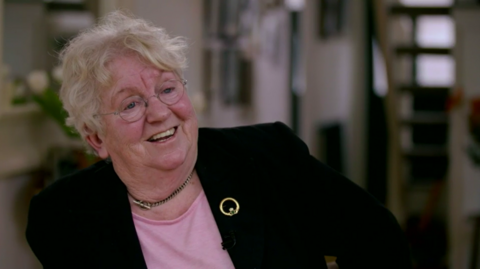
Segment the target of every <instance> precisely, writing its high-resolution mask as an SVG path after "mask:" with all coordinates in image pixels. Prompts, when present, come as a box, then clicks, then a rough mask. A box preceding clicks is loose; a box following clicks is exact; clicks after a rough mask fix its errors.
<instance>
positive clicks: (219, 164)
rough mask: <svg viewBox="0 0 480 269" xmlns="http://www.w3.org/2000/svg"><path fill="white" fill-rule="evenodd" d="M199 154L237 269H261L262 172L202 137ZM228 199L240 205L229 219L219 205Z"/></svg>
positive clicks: (245, 158)
mask: <svg viewBox="0 0 480 269" xmlns="http://www.w3.org/2000/svg"><path fill="white" fill-rule="evenodd" d="M198 152H199V154H198V159H197V163H196V166H195V168H196V170H197V173H198V175H199V178H200V181H201V183H202V186H203V189H204V191H205V194H206V196H207V199H208V202H209V204H210V208H211V210H212V213H213V216H214V218H215V221H216V223H217V227H218V229H219V231H220V234H221V236H222V238H223V241H224V243H225V247H226V248H227V249H228V253H229V255H230V258H231V259H232V261H233V264H234V265H235V267H236V268H260V267H261V264H262V259H263V253H264V224H263V218H262V215H263V214H262V208H263V206H262V202H261V199H260V196H259V195H260V194H259V193H258V192H259V189H260V187H259V186H258V184H259V183H260V182H262V181H261V180H262V179H261V173H260V172H259V169H257V168H256V166H255V163H254V161H253V159H252V158H250V157H249V156H242V155H232V154H231V153H230V152H231V151H227V150H225V149H224V148H222V147H221V146H218V145H217V144H216V143H214V142H213V141H209V140H205V139H204V137H202V136H200V140H199V151H198ZM225 198H233V199H235V200H236V201H237V202H238V204H239V206H240V209H239V211H238V213H237V214H235V215H233V216H226V215H224V214H223V213H222V212H221V210H220V204H221V201H222V200H223V199H225ZM230 206H231V207H234V206H235V205H234V204H233V203H231V204H230V205H229V206H228V207H230ZM228 207H227V210H228Z"/></svg>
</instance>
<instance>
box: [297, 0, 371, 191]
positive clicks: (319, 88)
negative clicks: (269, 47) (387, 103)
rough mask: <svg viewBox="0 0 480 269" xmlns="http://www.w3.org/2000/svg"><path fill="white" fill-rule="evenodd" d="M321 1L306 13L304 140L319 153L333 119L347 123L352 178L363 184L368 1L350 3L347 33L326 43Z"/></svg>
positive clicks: (309, 5) (308, 5)
mask: <svg viewBox="0 0 480 269" xmlns="http://www.w3.org/2000/svg"><path fill="white" fill-rule="evenodd" d="M319 2H320V1H305V3H306V7H305V10H304V14H303V15H304V17H303V32H302V35H303V38H304V39H303V40H304V44H303V45H304V50H303V51H304V55H303V57H304V58H305V64H306V67H305V70H306V92H305V95H304V96H303V98H302V100H303V106H302V116H303V118H302V126H303V128H302V136H303V137H304V139H305V141H306V142H307V143H308V144H309V146H310V148H311V149H317V148H318V145H317V141H316V131H317V128H318V127H319V126H320V125H321V124H328V123H330V122H332V121H340V122H341V123H343V124H344V126H345V137H344V138H343V142H344V143H345V152H344V156H346V174H347V176H348V177H349V178H351V179H352V180H353V181H355V182H356V183H357V184H359V185H361V186H363V185H364V184H365V182H364V181H365V179H364V173H365V171H364V165H365V163H364V144H365V143H364V141H365V136H364V132H365V130H364V125H365V122H366V121H365V112H364V111H365V100H366V97H365V78H364V77H365V71H364V69H365V60H364V57H365V56H364V54H365V45H364V43H365V39H364V35H365V27H366V26H365V23H364V20H365V19H364V11H363V9H364V1H347V3H348V6H347V9H346V12H347V16H346V18H347V21H346V27H345V31H344V32H343V33H342V34H341V35H340V36H335V37H332V38H330V39H327V40H322V39H320V37H319V36H318V34H317V33H318V13H317V12H318V10H319V7H318V6H317V4H319ZM313 153H315V152H313Z"/></svg>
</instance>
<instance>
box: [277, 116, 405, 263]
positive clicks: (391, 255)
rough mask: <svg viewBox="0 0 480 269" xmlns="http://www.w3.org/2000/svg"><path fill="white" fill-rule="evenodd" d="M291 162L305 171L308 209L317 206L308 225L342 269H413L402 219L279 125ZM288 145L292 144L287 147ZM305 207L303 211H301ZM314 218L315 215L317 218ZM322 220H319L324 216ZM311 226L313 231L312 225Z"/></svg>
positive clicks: (301, 172)
mask: <svg viewBox="0 0 480 269" xmlns="http://www.w3.org/2000/svg"><path fill="white" fill-rule="evenodd" d="M274 126H275V129H276V132H277V136H279V137H280V141H282V144H283V145H282V147H286V150H287V152H288V155H289V156H291V158H290V159H291V163H292V164H294V165H296V166H297V167H299V169H298V172H297V173H298V174H299V177H298V179H299V180H303V181H302V182H300V183H299V184H300V185H302V186H306V187H303V188H302V189H301V191H300V192H301V193H302V196H301V197H300V196H299V197H298V199H300V200H302V203H303V204H304V205H317V206H316V208H315V210H314V212H316V214H315V213H313V212H312V210H311V208H309V209H308V210H306V212H305V213H304V214H305V215H306V214H309V213H310V216H312V217H311V218H306V219H305V220H303V221H304V222H305V223H306V225H307V223H315V225H316V227H318V229H317V230H318V231H319V233H320V237H319V240H321V241H322V242H320V243H321V244H322V245H323V248H324V250H323V251H324V253H325V255H328V256H336V257H337V264H338V266H339V268H342V269H348V268H390V269H395V268H399V269H400V268H401V269H406V268H412V263H411V257H410V251H409V247H408V243H407V241H406V238H405V236H404V233H403V231H402V229H401V228H400V226H399V224H398V222H397V220H396V219H395V217H394V216H393V215H392V213H391V212H390V211H389V210H388V209H386V208H385V207H384V206H383V205H382V204H381V203H380V202H378V201H377V200H376V199H375V198H374V197H373V196H371V195H370V194H369V193H367V192H366V191H365V190H363V189H362V188H361V187H359V186H358V185H356V184H355V183H353V182H352V181H350V180H348V179H347V178H345V177H343V176H342V175H340V174H339V173H337V172H335V171H334V170H333V169H331V168H329V167H327V166H326V165H324V164H323V163H321V162H320V161H318V160H317V159H315V158H314V157H313V156H311V155H310V153H309V151H308V148H307V146H306V145H305V143H304V142H303V141H302V140H300V139H299V138H298V137H297V136H296V135H295V134H294V133H293V132H292V131H291V130H290V129H289V128H288V127H287V126H285V125H284V124H282V123H275V124H274ZM287 141H288V142H287ZM299 208H301V206H299ZM312 213H313V214H312ZM319 214H320V215H321V216H322V218H320V219H321V221H318V219H319V218H318V215H319ZM306 227H308V226H306Z"/></svg>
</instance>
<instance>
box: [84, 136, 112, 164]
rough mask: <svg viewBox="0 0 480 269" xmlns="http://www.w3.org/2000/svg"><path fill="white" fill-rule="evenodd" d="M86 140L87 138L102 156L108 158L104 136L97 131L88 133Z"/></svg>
mask: <svg viewBox="0 0 480 269" xmlns="http://www.w3.org/2000/svg"><path fill="white" fill-rule="evenodd" d="M85 140H87V142H88V144H89V145H90V146H91V147H92V148H93V149H94V150H95V151H96V152H97V154H98V156H99V157H100V158H102V159H106V158H108V150H107V146H106V145H105V143H104V140H103V136H101V135H100V134H98V133H96V132H95V133H91V134H89V135H87V136H86V137H85Z"/></svg>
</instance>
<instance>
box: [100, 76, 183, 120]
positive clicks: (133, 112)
mask: <svg viewBox="0 0 480 269" xmlns="http://www.w3.org/2000/svg"><path fill="white" fill-rule="evenodd" d="M185 85H187V81H186V80H184V79H182V80H177V79H171V80H167V81H165V82H164V83H163V84H162V85H161V86H160V88H159V89H158V90H157V92H156V93H155V95H152V96H150V97H148V98H146V99H144V98H142V97H141V96H138V95H135V96H130V97H128V98H125V99H124V100H123V101H122V102H121V103H120V107H119V108H118V109H117V110H116V111H114V112H109V113H99V114H95V115H94V116H105V115H111V114H113V115H118V116H120V117H121V118H122V119H123V120H124V121H127V122H134V121H137V120H139V119H140V118H142V116H143V115H145V111H147V107H148V100H149V99H150V98H151V97H156V98H157V99H158V100H160V101H161V102H162V103H164V104H166V105H168V106H171V105H174V104H176V103H177V102H178V101H179V100H180V99H181V98H182V96H183V93H184V92H185Z"/></svg>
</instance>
